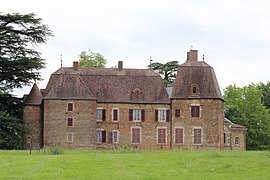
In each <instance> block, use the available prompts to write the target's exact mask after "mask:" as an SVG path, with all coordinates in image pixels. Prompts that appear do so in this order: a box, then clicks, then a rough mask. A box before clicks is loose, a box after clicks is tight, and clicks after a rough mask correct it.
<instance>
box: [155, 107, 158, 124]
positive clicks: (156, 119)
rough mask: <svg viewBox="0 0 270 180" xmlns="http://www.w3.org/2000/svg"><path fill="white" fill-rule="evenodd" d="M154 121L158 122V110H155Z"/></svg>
mask: <svg viewBox="0 0 270 180" xmlns="http://www.w3.org/2000/svg"><path fill="white" fill-rule="evenodd" d="M155 121H156V122H158V110H155Z"/></svg>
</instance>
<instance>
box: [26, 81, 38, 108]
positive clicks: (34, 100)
mask: <svg viewBox="0 0 270 180" xmlns="http://www.w3.org/2000/svg"><path fill="white" fill-rule="evenodd" d="M41 102H42V95H41V92H40V90H39V88H38V85H37V84H36V83H34V85H33V87H32V89H31V91H30V93H29V95H28V96H25V98H24V104H26V105H40V104H41Z"/></svg>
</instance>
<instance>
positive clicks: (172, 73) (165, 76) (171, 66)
mask: <svg viewBox="0 0 270 180" xmlns="http://www.w3.org/2000/svg"><path fill="white" fill-rule="evenodd" d="M148 68H150V69H153V70H154V71H155V72H156V73H157V74H159V75H160V76H161V78H162V80H163V82H164V84H165V85H166V86H167V85H168V84H170V83H172V82H173V81H174V79H175V77H176V72H177V69H178V61H170V62H167V63H165V64H162V63H159V62H155V63H150V64H149V65H148Z"/></svg>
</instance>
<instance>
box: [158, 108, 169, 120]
mask: <svg viewBox="0 0 270 180" xmlns="http://www.w3.org/2000/svg"><path fill="white" fill-rule="evenodd" d="M167 110H168V109H166V108H158V121H159V122H166V118H167ZM161 112H164V114H163V115H164V119H161Z"/></svg>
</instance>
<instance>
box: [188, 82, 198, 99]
mask: <svg viewBox="0 0 270 180" xmlns="http://www.w3.org/2000/svg"><path fill="white" fill-rule="evenodd" d="M199 94H200V93H199V86H198V85H197V84H195V83H193V84H192V85H191V86H190V96H199Z"/></svg>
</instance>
